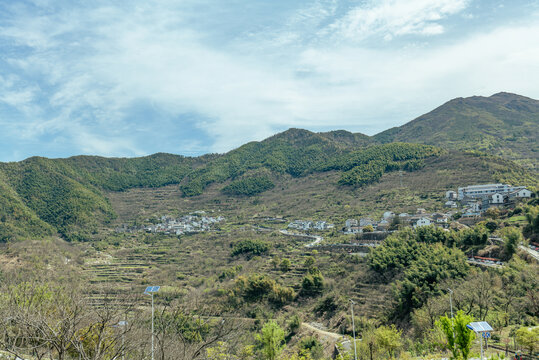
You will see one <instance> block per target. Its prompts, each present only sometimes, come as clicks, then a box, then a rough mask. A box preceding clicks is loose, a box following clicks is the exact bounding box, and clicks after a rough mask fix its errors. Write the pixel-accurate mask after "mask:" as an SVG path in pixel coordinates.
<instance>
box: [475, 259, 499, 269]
mask: <svg viewBox="0 0 539 360" xmlns="http://www.w3.org/2000/svg"><path fill="white" fill-rule="evenodd" d="M466 261H467V262H468V263H469V264H472V265H479V266H487V267H495V268H501V267H503V264H502V265H500V264H489V263H486V262H482V261H478V260H471V259H467V260H466Z"/></svg>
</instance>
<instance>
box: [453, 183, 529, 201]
mask: <svg viewBox="0 0 539 360" xmlns="http://www.w3.org/2000/svg"><path fill="white" fill-rule="evenodd" d="M521 189H524V186H512V185H508V184H484V185H470V186H466V187H459V188H458V199H459V200H462V199H464V198H466V197H469V198H486V197H490V196H491V195H496V194H507V193H510V192H513V191H517V190H521Z"/></svg>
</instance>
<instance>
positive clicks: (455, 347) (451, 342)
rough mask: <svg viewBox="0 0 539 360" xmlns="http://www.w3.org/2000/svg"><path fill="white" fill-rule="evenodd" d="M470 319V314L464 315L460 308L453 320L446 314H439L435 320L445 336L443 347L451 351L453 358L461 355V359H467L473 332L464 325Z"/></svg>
mask: <svg viewBox="0 0 539 360" xmlns="http://www.w3.org/2000/svg"><path fill="white" fill-rule="evenodd" d="M472 321H473V317H472V316H469V315H466V314H464V312H463V311H462V310H459V311H457V314H456V316H455V317H454V318H453V321H451V319H449V318H448V317H447V316H441V317H440V320H439V321H437V322H436V325H437V326H438V327H439V328H440V329H441V330H442V331H443V333H444V335H445V337H446V340H447V344H446V345H445V347H446V348H447V349H448V350H449V351H451V353H452V354H453V358H454V359H458V358H459V356H462V359H463V360H468V356H469V355H470V348H471V347H472V342H473V340H474V338H475V334H474V332H473V331H471V330H470V329H468V328H467V327H466V325H468V324H469V323H471V322H472ZM459 351H460V354H459Z"/></svg>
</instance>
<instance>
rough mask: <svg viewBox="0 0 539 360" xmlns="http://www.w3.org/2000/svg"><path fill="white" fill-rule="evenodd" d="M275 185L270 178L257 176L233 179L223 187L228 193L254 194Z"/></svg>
mask: <svg viewBox="0 0 539 360" xmlns="http://www.w3.org/2000/svg"><path fill="white" fill-rule="evenodd" d="M274 186H275V185H274V184H273V182H272V181H271V180H270V179H269V178H267V177H265V176H257V177H250V178H245V179H240V180H236V181H233V182H231V183H230V184H229V185H228V186H225V187H224V188H223V192H224V193H225V194H228V195H245V196H253V195H256V194H259V193H261V192H264V191H266V190H269V189H272V188H273V187H274Z"/></svg>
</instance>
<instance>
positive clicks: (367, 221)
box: [359, 218, 374, 227]
mask: <svg viewBox="0 0 539 360" xmlns="http://www.w3.org/2000/svg"><path fill="white" fill-rule="evenodd" d="M372 224H374V221H373V220H372V219H369V218H362V219H359V226H361V227H363V226H367V225H372Z"/></svg>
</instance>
